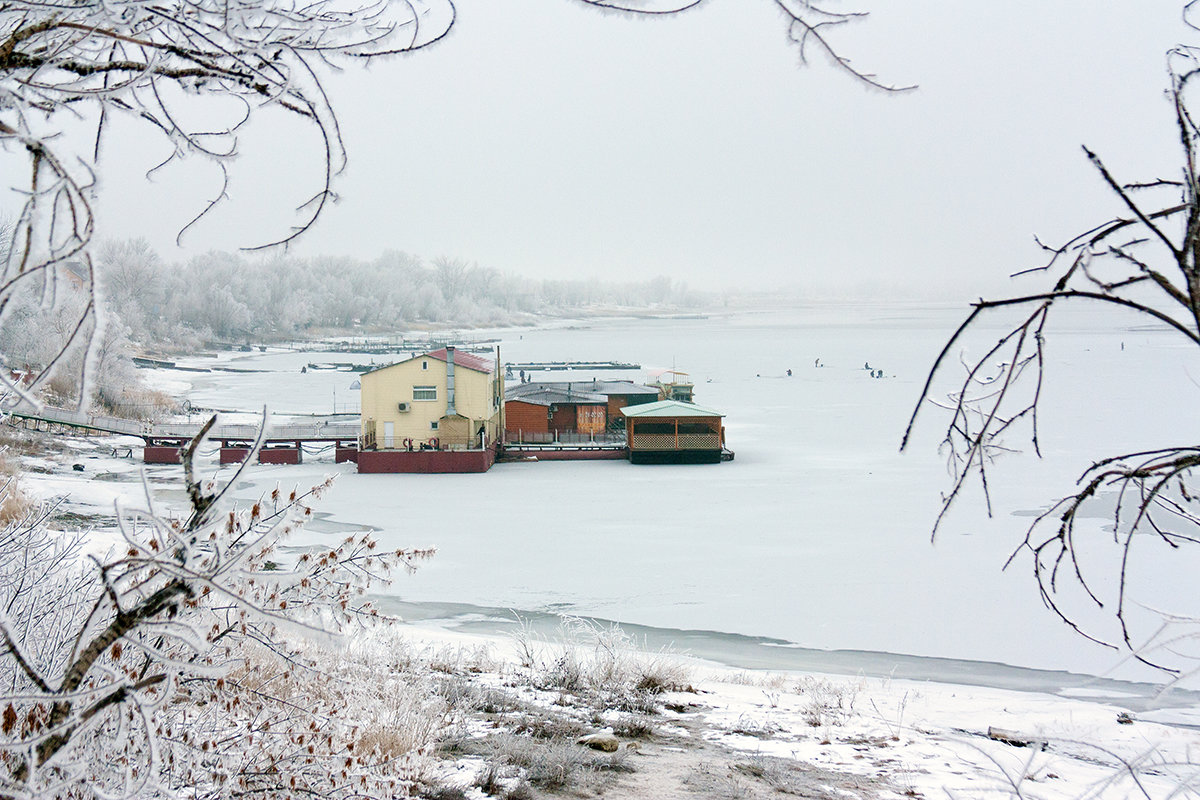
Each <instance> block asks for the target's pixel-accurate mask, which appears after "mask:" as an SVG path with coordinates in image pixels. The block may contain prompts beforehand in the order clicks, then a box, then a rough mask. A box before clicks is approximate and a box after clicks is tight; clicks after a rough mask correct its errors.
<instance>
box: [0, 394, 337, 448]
mask: <svg viewBox="0 0 1200 800" xmlns="http://www.w3.org/2000/svg"><path fill="white" fill-rule="evenodd" d="M9 413H10V414H11V415H12V416H14V417H21V418H24V419H31V420H39V421H41V422H48V423H52V424H56V425H67V426H70V427H73V428H87V429H89V430H94V431H103V432H105V433H120V434H125V435H128V436H140V437H142V438H144V439H145V438H150V439H191V438H192V437H193V436H195V435H196V434H197V433H199V432H200V428H201V426H200V424H199V423H151V422H137V421H135V420H128V419H120V418H118V417H108V416H104V415H102V414H89V413H87V412H86V411H75V410H72V409H68V408H55V407H53V406H42V407H41V408H35V407H34V406H31V405H29V404H28V403H19V404H18V405H16V406H15V407H14V408H13V409H12V410H11V411H9ZM258 431H259V426H258V425H214V426H213V428H212V430H211V431H209V434H208V438H209V439H237V440H240V441H253V440H254V439H256V438H258ZM359 433H360V429H359V424H358V422H357V421H355V422H312V423H301V424H292V425H271V426H268V429H267V437H266V438H267V440H269V441H270V440H285V439H291V440H297V439H358V435H359Z"/></svg>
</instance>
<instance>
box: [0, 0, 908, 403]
mask: <svg viewBox="0 0 1200 800" xmlns="http://www.w3.org/2000/svg"><path fill="white" fill-rule="evenodd" d="M771 1H772V2H773V3H774V5H776V6H777V7H778V8H779V9H780V10H781V11H782V12H783V15H784V19H785V21H786V23H787V26H788V35H789V37H790V38H791V40H792V41H793V42H794V43H795V44H796V45H797V47H798V49H799V52H800V54H801V57H802V59H803V58H804V57H806V56H807V54H809V53H811V52H820V53H822V54H824V55H825V56H826V57H828V58H829V59H830V60H831V61H832V63H833V64H834V65H835V66H836V67H837V68H838V69H840V70H842V71H845V72H847V73H849V74H850V75H852V76H853V77H854V78H855V79H856V80H858V81H861V82H863V83H865V84H868V85H871V86H877V87H880V88H884V89H892V88H894V87H890V86H886V85H885V84H883V83H881V82H880V81H879V80H878V79H877V78H876V77H875V76H874V75H871V74H869V73H867V72H864V71H862V70H860V69H859V68H857V67H856V66H854V65H852V64H851V62H850V61H849V59H847V58H845V57H844V56H842V55H841V54H840V53H839V52H838V51H837V50H835V49H834V47H833V46H832V44H831V41H830V38H829V37H830V35H831V33H832V32H833V31H834V30H835V29H836V28H837V27H839V26H842V25H844V24H846V23H848V22H852V21H854V20H855V19H859V18H861V17H862V16H864V15H863V14H861V13H843V12H833V11H828V10H824V9H823V8H821V7H819V6H815V5H813V4H812V3H810V2H808V1H807V0H805V1H804V2H793V1H792V0H771ZM564 2H579V3H583V4H586V5H590V6H593V7H596V8H599V9H607V10H614V11H622V12H626V13H634V14H676V13H681V12H683V11H687V10H688V9H691V8H694V7H696V6H699V5H702V4H703V3H704V2H705V0H564ZM456 13H457V12H456V9H455V6H454V3H453V0H405V2H395V3H391V2H386V1H385V0H368V2H365V3H361V4H355V3H341V4H339V3H316V4H308V5H303V4H302V5H297V4H295V3H290V2H282V1H281V0H247V2H229V0H166V2H156V3H149V2H146V0H113V2H104V3H97V2H93V1H92V0H66V1H65V2H57V3H49V4H47V3H42V2H38V0H6V2H4V3H2V4H0V147H2V148H3V149H4V150H6V151H8V152H9V153H10V154H13V155H19V156H20V157H23V158H25V160H26V168H25V170H24V171H23V175H21V176H19V177H18V178H17V179H16V181H15V182H13V183H11V186H12V188H14V189H16V190H17V191H19V192H21V193H22V195H23V196H24V198H25V204H24V207H23V209H22V211H21V213H20V215H19V217H18V218H17V220H16V221H15V224H14V225H13V226H12V231H11V233H12V236H11V245H12V246H11V247H8V248H5V250H4V251H2V252H0V256H4V259H3V262H2V263H0V324H2V323H3V321H4V314H5V312H6V310H7V308H8V300H9V298H10V297H11V296H12V295H13V293H14V292H15V291H16V290H18V289H19V288H21V287H22V286H29V285H32V286H35V287H36V288H37V290H38V291H39V293H40V295H41V302H42V303H43V305H45V306H48V307H49V306H54V305H55V304H56V302H57V298H58V294H59V292H60V290H61V287H60V283H61V281H60V277H61V276H62V273H63V271H64V269H66V268H68V267H70V268H72V269H73V270H74V271H75V273H76V274H77V275H78V277H79V281H80V282H81V283H82V284H83V286H84V287H85V288H84V291H85V293H86V295H87V297H88V298H89V302H87V303H85V304H84V305H83V307H82V309H81V310H80V311H79V312H78V313H76V314H74V315H73V316H72V317H71V319H72V330H73V336H72V338H71V340H70V342H69V344H70V345H72V346H81V347H86V346H87V344H88V343H89V342H90V340H91V337H92V334H93V333H94V332H95V331H96V329H97V327H98V324H99V320H100V315H98V314H97V308H96V304H95V302H94V300H93V295H92V294H91V292H90V288H91V287H92V286H93V285H94V278H95V276H94V271H93V263H92V257H91V248H90V244H91V240H92V236H93V233H94V220H93V217H92V210H91V207H92V199H93V196H94V181H93V179H94V175H95V173H96V170H97V166H98V164H99V162H100V159H101V155H102V152H103V151H102V149H101V146H100V145H101V141H102V139H103V137H104V134H105V130H106V129H107V128H108V127H109V125H110V123H112V121H113V120H114V119H116V118H117V117H118V116H125V117H129V118H131V119H133V120H136V121H137V122H139V123H140V124H142V125H149V126H150V127H151V128H152V129H153V130H154V131H156V132H157V133H158V134H160V135H161V136H162V137H163V138H164V139H165V140H166V141H167V142H169V143H170V145H171V151H170V155H169V156H168V157H167V159H166V160H165V161H164V162H163V164H161V165H159V167H161V166H165V165H166V164H167V163H170V162H173V161H176V160H178V159H182V158H186V157H189V156H194V157H199V158H202V159H204V160H205V161H207V162H209V163H211V164H213V165H215V167H216V168H217V169H218V170H219V171H220V173H221V175H222V176H223V177H224V181H225V183H224V186H225V187H227V186H228V184H229V180H230V174H231V173H230V170H229V165H230V162H231V161H232V159H233V158H234V157H235V155H236V154H237V151H238V136H239V134H240V132H241V131H242V130H244V129H245V128H246V127H247V126H248V125H249V124H251V123H252V122H253V120H254V118H255V117H256V116H258V115H259V114H260V113H261V112H262V111H263V110H264V109H267V108H275V109H282V110H284V111H286V112H288V114H290V115H291V118H292V119H294V120H295V121H296V124H298V125H305V126H309V127H310V128H312V129H315V131H316V132H317V134H318V138H319V141H320V142H321V143H322V146H323V160H324V170H323V172H322V175H323V178H322V180H321V181H320V184H319V185H317V186H315V187H314V190H313V194H312V196H311V197H310V198H309V200H308V201H307V202H305V203H303V204H302V205H301V206H300V207H299V208H298V209H297V219H296V223H295V225H294V226H293V227H292V229H291V230H288V231H284V232H281V233H280V235H278V236H275V237H269V238H268V239H267V241H264V242H259V243H251V244H252V245H253V246H263V247H266V246H272V245H278V244H286V243H287V242H290V241H292V240H294V239H295V238H296V237H298V236H300V235H301V234H303V232H304V231H305V230H306V229H308V228H309V227H310V226H311V225H312V224H313V222H314V221H315V220H316V218H317V217H318V216H319V215H320V214H321V211H322V209H324V208H325V207H326V205H327V204H328V203H329V202H330V200H331V199H332V198H333V197H334V194H333V190H334V180H335V178H336V176H337V175H338V173H339V172H340V171H341V169H342V167H343V166H344V164H345V161H346V153H345V150H344V148H343V144H342V136H341V132H340V130H339V127H338V121H337V116H336V114H335V111H334V109H333V107H332V106H331V104H330V102H329V100H328V98H327V96H326V95H325V92H324V91H323V89H322V76H323V75H324V74H325V72H326V70H327V66H326V65H327V64H328V63H330V62H346V61H348V60H353V59H372V58H380V57H384V56H388V55H394V54H398V53H405V52H411V51H414V50H418V49H420V48H423V47H426V46H429V45H430V44H432V43H434V42H436V41H438V40H439V39H441V38H442V37H444V36H445V35H446V33H447V32H448V31H449V30H450V28H451V26H452V25H453V23H454V20H455V15H456ZM214 99H219V100H221V101H225V104H224V105H219V104H214V103H213V102H212V101H213V100H214ZM230 101H231V102H230ZM229 108H232V109H235V110H233V111H232V112H228V113H225V114H224V115H223V114H222V112H221V109H229ZM198 110H200V111H201V113H197V111H198ZM196 118H202V119H203V120H204V122H203V124H196V123H191V122H188V121H187V120H190V119H196ZM81 126H83V127H88V128H89V129H90V130H91V131H92V136H91V141H90V144H88V145H87V146H86V147H83V146H80V145H79V141H80V140H79V137H78V136H77V134H78V130H79V128H80V127H81ZM66 131H73V132H74V133H75V134H76V135H73V136H64V135H63V134H64V132H66ZM159 167H156V168H155V169H156V170H157V169H158V168H159ZM152 171H153V170H152ZM9 180H10V181H12V180H13V178H11V177H10V178H9ZM225 197H226V191H225V189H224V188H223V189H222V190H221V191H220V192H219V193H218V194H217V196H216V197H215V198H214V199H213V200H212V201H211V203H209V204H208V205H207V206H206V207H204V208H201V209H198V213H197V217H196V219H199V218H200V217H202V216H204V215H205V214H206V213H208V212H209V211H210V210H211V209H212V208H213V207H214V206H216V205H217V204H219V203H220V202H222V200H223V199H224V198H225ZM195 221H196V220H193V221H192V223H189V224H188V225H186V226H184V229H183V230H182V231H180V235H181V236H182V235H183V234H184V233H185V232H186V230H187V229H188V228H189V227H191V225H192V224H193V223H194V222H195ZM446 299H447V300H451V299H453V298H446ZM90 361H91V359H90V358H84V359H82V363H83V364H85V365H86V364H89V363H90ZM56 363H57V360H51V361H50V362H49V363H47V364H44V365H41V366H42V369H41V371H40V373H39V375H38V376H37V379H36V380H35V381H34V383H33V385H32V386H30V387H23V386H21V385H20V384H19V383H17V382H14V381H12V380H11V379H10V378H9V377H8V375H7V371H6V370H0V382H3V383H4V384H5V385H6V386H7V388H8V390H9V392H10V393H15V394H16V395H17V396H18V397H20V398H22V399H25V400H28V401H30V402H36V390H37V388H38V387H39V385H40V384H41V383H42V382H43V381H44V380H45V379H46V377H47V376H48V375H49V373H50V371H51V370H52V369H53V368H54V366H55V365H56ZM80 380H81V382H82V383H85V384H86V382H87V374H86V372H85V374H84V375H82V376H80ZM87 395H88V392H87V390H86V389H85V390H84V391H81V392H80V396H87Z"/></svg>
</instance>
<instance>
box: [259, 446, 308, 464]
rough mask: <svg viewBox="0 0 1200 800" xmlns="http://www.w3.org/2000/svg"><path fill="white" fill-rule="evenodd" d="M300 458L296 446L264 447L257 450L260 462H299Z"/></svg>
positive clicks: (298, 449)
mask: <svg viewBox="0 0 1200 800" xmlns="http://www.w3.org/2000/svg"><path fill="white" fill-rule="evenodd" d="M300 460H301V456H300V448H298V447H264V448H263V449H261V450H259V451H258V463H260V464H299V463H300Z"/></svg>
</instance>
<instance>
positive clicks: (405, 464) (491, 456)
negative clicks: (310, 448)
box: [358, 448, 496, 474]
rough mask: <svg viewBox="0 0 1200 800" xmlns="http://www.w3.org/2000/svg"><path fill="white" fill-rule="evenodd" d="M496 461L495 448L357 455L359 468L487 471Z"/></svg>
mask: <svg viewBox="0 0 1200 800" xmlns="http://www.w3.org/2000/svg"><path fill="white" fill-rule="evenodd" d="M495 461H496V451H495V450H492V449H491V448H488V449H487V450H416V451H414V452H411V453H410V452H408V451H407V450H363V451H361V452H360V453H359V454H358V471H359V472H363V473H376V472H408V473H412V472H418V473H425V474H432V473H446V472H487V471H488V469H489V468H490V467H491V466H492V464H493V463H495Z"/></svg>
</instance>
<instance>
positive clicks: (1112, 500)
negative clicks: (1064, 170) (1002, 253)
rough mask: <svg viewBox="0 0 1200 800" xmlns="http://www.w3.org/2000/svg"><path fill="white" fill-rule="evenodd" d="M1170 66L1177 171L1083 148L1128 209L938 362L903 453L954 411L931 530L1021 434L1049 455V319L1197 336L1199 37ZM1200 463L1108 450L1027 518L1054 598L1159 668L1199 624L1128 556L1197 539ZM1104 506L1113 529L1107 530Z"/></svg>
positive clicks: (1167, 550) (980, 307) (979, 316)
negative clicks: (1099, 309)
mask: <svg viewBox="0 0 1200 800" xmlns="http://www.w3.org/2000/svg"><path fill="white" fill-rule="evenodd" d="M1196 13H1197V10H1196V7H1195V5H1194V3H1187V4H1186V6H1185V7H1184V19H1185V22H1186V23H1187V24H1188V26H1189V28H1191V29H1192V30H1193V31H1200V28H1198V27H1197V22H1198V20H1197V19H1196ZM1168 64H1169V74H1170V81H1171V84H1170V90H1169V93H1168V97H1169V99H1170V101H1171V108H1172V110H1173V114H1174V124H1175V127H1176V129H1177V132H1178V138H1179V144H1180V156H1181V159H1180V161H1181V163H1180V169H1179V174H1178V175H1177V176H1170V177H1167V178H1163V179H1154V180H1149V181H1129V180H1126V179H1123V178H1119V177H1118V176H1117V173H1116V172H1115V171H1114V170H1113V169H1110V167H1109V165H1107V164H1105V163H1104V162H1103V161H1102V160H1101V158H1100V156H1099V155H1097V154H1096V153H1093V152H1092V151H1090V150H1088V149H1087V148H1084V156H1085V157H1086V158H1087V159H1088V160H1089V161H1090V163H1091V164H1092V165H1093V166H1094V167H1095V169H1096V172H1097V173H1098V174H1099V176H1100V178H1101V179H1102V180H1103V182H1104V183H1105V185H1106V186H1107V187H1108V189H1109V190H1110V191H1111V192H1112V194H1113V196H1114V197H1115V198H1116V199H1117V200H1118V201H1119V203H1120V205H1121V206H1122V207H1123V208H1124V210H1125V213H1124V214H1122V215H1121V216H1119V217H1117V218H1114V219H1110V220H1107V221H1104V222H1101V223H1100V224H1098V225H1096V226H1095V227H1092V228H1090V229H1088V230H1086V231H1084V232H1082V233H1080V234H1079V235H1078V236H1075V237H1074V238H1072V239H1070V240H1069V241H1067V242H1065V243H1064V244H1062V245H1060V246H1046V245H1042V246H1043V248H1044V250H1045V251H1046V253H1047V261H1046V263H1044V264H1043V265H1041V266H1038V267H1036V268H1034V269H1030V270H1025V271H1023V272H1021V273H1017V274H1018V275H1033V276H1037V275H1041V276H1044V277H1045V279H1046V281H1045V283H1044V284H1043V288H1040V289H1039V290H1037V291H1035V292H1032V293H1029V294H1023V295H1018V296H1014V297H1006V298H1002V299H998V300H980V301H979V302H977V303H975V304H974V309H973V311H972V312H971V313H970V314H969V316H968V317H967V318H966V319H965V320H964V321H963V322H962V324H961V325H960V326H959V327H958V329H957V330H956V331H955V332H954V334H953V335H952V336H951V337H950V339H949V340H948V341H947V342H946V344H945V346H944V348H943V349H942V351H941V353H940V354H939V356H938V357H937V359H936V361H935V363H934V364H933V367H932V369H931V371H930V374H929V376H928V379H927V381H926V383H925V386H924V389H923V391H922V394H921V402H919V403H918V405H917V408H916V409H915V410H914V412H913V417H912V420H910V422H909V425H908V429H907V430H906V432H905V435H904V441H903V444H902V445H901V449H903V448H904V447H906V446H907V445H908V443H909V441H910V437H911V434H912V432H913V424H914V423H915V421H916V419H917V417H918V414H919V413H920V411H921V409H922V408H924V407H925V406H926V405H929V404H933V405H936V406H938V407H941V408H945V409H947V411H948V416H949V423H948V425H947V426H946V428H945V433H944V436H943V439H942V447H943V451H944V453H945V454H946V456H947V458H948V463H949V466H950V470H951V475H952V483H951V486H950V489H949V491H948V492H947V493H946V494H945V496H944V503H943V508H942V512H941V514H940V515H939V516H938V519H937V522H936V523H935V526H934V534H935V535H936V533H937V530H938V527H939V526H940V525H941V523H942V522H943V520H944V518H945V514H946V512H947V511H948V510H949V509H950V507H951V506H952V505H953V504H954V503H955V501H956V500H958V499H959V498H960V497H961V496H962V494H963V492H964V490H965V487H967V486H968V484H969V483H971V482H972V481H976V480H977V481H978V483H979V485H981V486H982V490H983V495H984V498H985V501H986V503H987V506H988V512H989V513H991V493H990V490H989V474H990V472H991V470H992V467H993V464H994V461H995V459H996V457H998V456H999V455H1001V454H1003V453H1006V452H1011V451H1012V450H1013V449H1014V448H1015V445H1014V444H1013V440H1014V439H1015V438H1017V437H1018V436H1027V437H1028V440H1029V441H1030V443H1031V445H1032V448H1033V450H1034V451H1035V452H1037V453H1038V454H1039V455H1040V449H1039V447H1040V444H1039V422H1038V409H1039V402H1040V399H1041V396H1042V388H1043V377H1044V375H1045V371H1046V369H1047V367H1048V365H1049V364H1050V363H1052V359H1051V358H1050V354H1049V352H1048V341H1049V340H1048V336H1049V334H1048V329H1047V326H1048V324H1049V323H1050V321H1051V318H1052V317H1053V316H1054V315H1055V313H1056V312H1058V311H1059V310H1060V309H1061V308H1062V307H1064V306H1076V305H1079V304H1091V305H1098V306H1107V307H1111V308H1114V309H1120V310H1122V311H1123V312H1126V313H1131V314H1133V315H1135V316H1136V317H1138V318H1140V319H1141V320H1142V322H1144V323H1149V324H1152V325H1156V326H1161V327H1163V328H1165V329H1167V330H1169V331H1171V332H1173V333H1174V334H1175V335H1176V336H1177V337H1178V338H1179V340H1180V341H1181V342H1183V343H1185V344H1186V345H1187V346H1188V349H1187V351H1185V352H1193V353H1195V352H1198V351H1197V350H1193V349H1192V348H1200V174H1198V172H1197V155H1198V151H1200V148H1198V144H1200V128H1198V127H1197V125H1196V122H1195V118H1194V116H1193V112H1192V110H1191V109H1192V108H1193V107H1194V97H1195V93H1196V91H1197V83H1198V82H1200V47H1197V46H1192V45H1180V46H1178V47H1176V48H1174V49H1172V50H1171V51H1170V52H1169V53H1168ZM1004 314H1008V315H1015V316H1007V317H1005V316H1002V315H1004ZM997 318H1002V319H1015V323H1014V324H1012V326H1011V327H1009V328H1006V329H1005V331H1004V333H1003V334H1002V335H1001V336H999V337H998V338H994V339H993V338H991V335H990V334H989V333H988V331H989V330H990V329H989V328H988V327H986V325H987V324H990V323H992V322H993V321H994V320H995V319H997ZM985 321H986V322H985ZM972 336H974V337H975V341H978V340H980V339H982V340H983V341H985V342H990V344H988V345H986V346H985V347H984V348H983V350H982V355H978V354H977V355H974V356H971V357H969V358H967V359H965V360H964V361H963V364H964V365H965V370H964V371H963V372H962V373H959V374H958V377H957V378H954V379H952V382H953V385H954V387H955V388H954V389H953V390H952V391H951V392H950V393H949V395H948V398H949V399H948V401H946V400H943V399H941V397H940V396H935V393H934V386H935V385H936V382H937V381H938V380H939V379H941V378H943V377H946V378H949V375H951V374H953V373H954V369H955V366H956V365H957V364H958V363H959V362H958V359H957V356H959V352H960V348H963V347H964V342H965V341H966V340H967V339H968V338H970V337H972ZM1184 388H1185V389H1186V387H1184ZM1101 391H1102V389H1101ZM1131 413H1133V412H1131ZM1181 429H1182V428H1181V427H1180V426H1176V428H1175V430H1177V431H1178V430H1181ZM1198 467H1200V445H1198V444H1196V443H1181V444H1178V445H1174V446H1169V447H1155V448H1148V449H1146V450H1143V451H1140V452H1129V453H1104V452H1098V453H1097V454H1096V460H1095V461H1094V463H1093V464H1092V465H1091V466H1090V467H1089V468H1088V469H1087V470H1086V471H1085V472H1084V473H1083V475H1082V476H1081V477H1080V479H1079V482H1078V484H1077V486H1076V487H1075V488H1076V490H1075V491H1074V492H1073V493H1071V494H1070V495H1068V496H1066V497H1064V498H1062V499H1061V500H1059V501H1057V502H1056V503H1054V504H1053V505H1052V506H1051V507H1050V508H1049V510H1048V511H1046V512H1045V513H1043V514H1042V515H1041V516H1039V517H1038V518H1037V519H1036V521H1035V522H1034V523H1033V525H1032V526H1031V527H1030V528H1029V529H1028V531H1027V532H1026V535H1025V537H1024V539H1023V541H1022V543H1021V545H1020V547H1019V549H1018V550H1017V552H1016V553H1014V554H1013V559H1015V558H1017V556H1018V555H1020V554H1023V553H1024V554H1027V555H1028V556H1029V557H1030V561H1031V564H1032V569H1033V573H1034V576H1035V578H1036V580H1037V585H1038V586H1039V588H1040V591H1041V596H1042V598H1043V600H1044V602H1045V603H1046V605H1047V606H1048V607H1049V608H1050V609H1052V610H1053V612H1054V613H1056V614H1057V615H1058V616H1059V617H1061V618H1062V619H1063V620H1064V621H1065V622H1067V623H1068V624H1070V625H1071V626H1072V627H1074V628H1075V629H1076V630H1078V631H1079V632H1080V633H1082V634H1084V635H1085V636H1087V637H1088V638H1091V639H1093V640H1096V641H1099V642H1101V643H1103V644H1107V645H1110V646H1114V647H1117V648H1122V649H1125V650H1128V651H1130V652H1131V653H1132V654H1133V655H1134V657H1136V658H1138V659H1140V660H1142V661H1145V662H1146V663H1150V664H1153V665H1155V666H1159V667H1162V668H1164V669H1169V670H1171V671H1184V672H1187V671H1190V670H1194V669H1195V661H1194V655H1189V654H1186V653H1185V652H1184V651H1187V650H1190V649H1192V648H1190V647H1189V646H1185V645H1184V644H1183V643H1184V642H1186V641H1188V640H1194V636H1195V631H1194V628H1195V626H1196V624H1197V620H1194V619H1190V618H1180V617H1174V618H1173V617H1172V615H1171V614H1170V613H1164V614H1158V613H1154V612H1151V611H1150V610H1148V609H1146V608H1144V607H1141V606H1140V604H1139V603H1138V602H1137V600H1136V597H1137V590H1138V589H1144V588H1146V587H1145V586H1144V585H1139V586H1135V585H1134V577H1133V575H1134V572H1133V565H1134V564H1135V563H1136V562H1139V561H1141V562H1142V563H1145V559H1147V558H1149V559H1155V558H1159V559H1172V560H1174V559H1178V558H1180V557H1181V556H1182V555H1186V551H1188V550H1190V549H1192V548H1195V547H1196V546H1197V545H1200V487H1198V486H1197V483H1196V479H1197V477H1198V476H1197V468H1198ZM1089 518H1090V521H1089ZM1097 518H1098V519H1100V520H1104V521H1105V524H1106V525H1107V526H1109V530H1107V531H1106V530H1103V529H1102V528H1101V526H1100V525H1098V524H1097V523H1096V519H1097ZM1013 559H1010V563H1011V562H1012V560H1013ZM1081 600H1082V604H1081V603H1080V601H1081ZM1088 606H1090V607H1091V609H1090V610H1088V608H1087V607H1088ZM1095 610H1100V611H1101V612H1103V613H1104V614H1111V616H1109V617H1108V620H1109V621H1113V620H1114V618H1115V623H1116V627H1115V630H1116V634H1115V635H1109V634H1104V633H1099V632H1097V629H1096V628H1095V626H1094V625H1092V624H1088V623H1085V622H1084V617H1085V616H1086V617H1088V618H1089V619H1091V620H1094V619H1095V615H1094V614H1093V613H1092V612H1093V611H1095ZM1161 611H1164V612H1165V611H1166V610H1161ZM1164 623H1165V624H1164Z"/></svg>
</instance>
